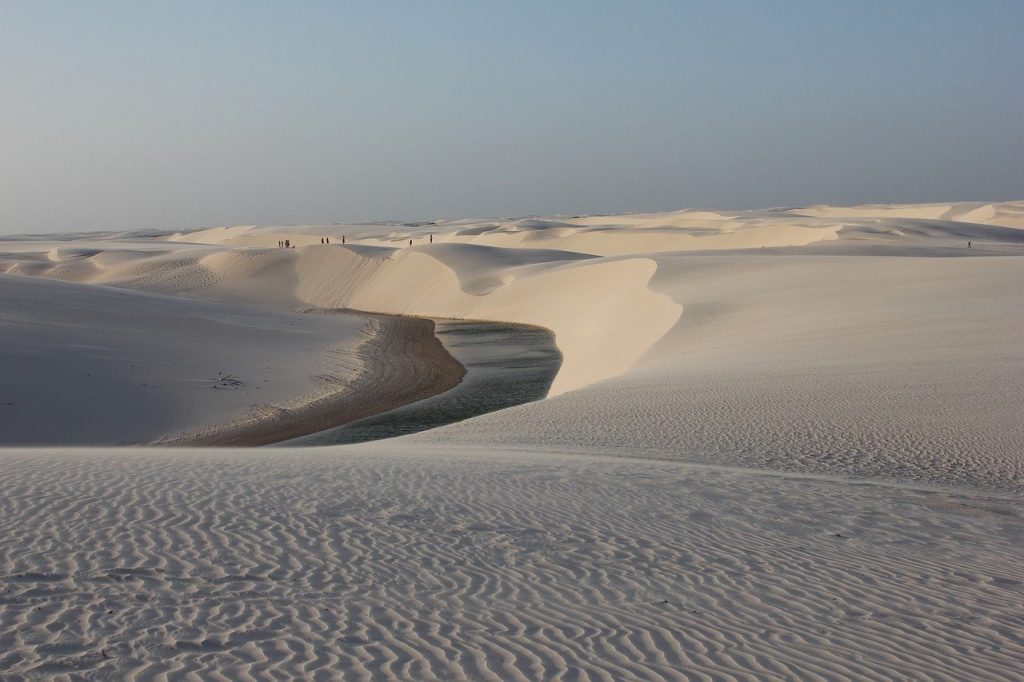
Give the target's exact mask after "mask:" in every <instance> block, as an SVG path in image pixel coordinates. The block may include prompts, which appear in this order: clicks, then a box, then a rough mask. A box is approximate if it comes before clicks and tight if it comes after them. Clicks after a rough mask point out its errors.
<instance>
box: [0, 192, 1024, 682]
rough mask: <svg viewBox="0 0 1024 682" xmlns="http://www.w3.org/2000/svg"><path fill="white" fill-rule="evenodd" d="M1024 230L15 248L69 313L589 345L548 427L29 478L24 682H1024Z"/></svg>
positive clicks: (409, 228)
mask: <svg viewBox="0 0 1024 682" xmlns="http://www.w3.org/2000/svg"><path fill="white" fill-rule="evenodd" d="M1022 216H1024V202H1012V203H1004V204H943V205H936V206H898V207H885V206H867V207H852V208H848V207H809V208H799V209H793V208H788V209H773V210H766V211H745V212H721V211H717V212H710V211H680V212H675V213H667V214H642V215H641V214H638V215H631V216H586V217H553V218H531V219H521V220H511V219H484V220H457V221H438V223H436V224H432V225H401V224H381V225H358V226H347V225H335V226H306V227H289V228H276V227H237V228H215V229H211V230H205V231H201V232H196V233H190V234H183V235H177V236H175V237H173V238H172V239H168V240H153V239H142V238H138V237H136V236H132V235H127V236H126V235H106V236H102V237H97V236H88V237H77V238H74V239H63V240H62V239H59V238H53V239H48V240H41V239H37V240H33V239H21V240H17V241H9V242H3V243H0V273H2V272H3V271H8V272H11V273H22V274H29V275H35V276H43V277H51V278H61V279H74V280H76V281H78V282H81V283H83V284H79V285H62V284H60V283H52V284H53V285H54V286H55V287H69V288H68V289H67V291H68V294H67V295H69V296H70V295H72V294H71V293H70V292H71V291H79V290H80V289H82V290H84V289H91V288H90V287H86V286H85V284H87V283H103V284H108V285H113V286H116V287H122V288H132V289H145V290H149V291H159V292H163V293H165V294H166V293H171V294H174V295H175V296H176V297H178V298H176V299H168V298H167V297H159V300H160V301H174V302H175V303H178V302H180V303H181V305H182V306H192V305H204V306H213V305H217V306H221V308H218V309H226V310H232V309H233V310H239V308H238V307H237V306H238V304H240V303H245V304H247V305H249V306H253V305H259V306H261V307H262V308H263V309H265V314H267V315H283V316H288V315H291V313H289V312H288V310H289V309H292V308H301V307H304V306H318V307H344V306H348V307H353V308H358V309H362V310H367V311H374V312H383V313H406V314H409V313H411V314H418V315H427V316H431V315H433V316H450V317H471V318H482V319H494V320H507V321H515V322H524V323H530V324H539V325H542V326H546V327H549V328H551V329H552V330H553V331H554V332H555V333H556V341H557V343H558V345H559V348H560V350H561V351H562V352H563V354H564V365H563V368H562V370H561V372H560V374H559V376H558V378H557V380H556V383H555V386H554V388H553V391H552V397H551V398H549V399H548V400H545V401H541V402H538V403H532V404H529V405H524V406H520V407H518V408H513V409H510V410H506V411H502V412H499V413H494V414H490V415H484V416H482V417H479V418H476V419H473V420H469V421H466V422H463V423H460V424H455V425H451V426H448V427H444V428H442V429H439V430H435V431H432V432H426V433H422V434H418V435H415V436H411V437H407V438H403V439H397V440H393V441H385V442H381V443H376V444H368V445H363V446H350V447H344V448H327V449H322V450H294V449H292V450H274V449H264V450H260V451H251V450H250V451H230V452H226V451H187V452H185V451H178V452H169V451H156V450H151V449H150V450H139V449H123V450H111V449H107V450H90V451H57V450H34V451H31V450H23V449H17V448H12V449H8V450H6V451H4V452H2V453H0V459H2V460H3V462H2V466H3V467H4V469H3V470H4V472H5V475H4V477H3V479H2V483H0V485H2V486H3V491H2V495H0V500H2V504H3V514H2V515H0V523H2V524H3V528H4V530H3V534H2V536H0V537H3V538H4V542H3V544H2V546H0V552H2V553H0V573H2V578H0V580H2V581H3V589H4V590H5V592H4V593H3V597H2V598H3V603H2V605H0V651H6V652H7V653H6V654H0V670H3V671H4V677H5V679H6V678H7V677H10V676H14V675H31V674H36V675H43V674H51V675H52V674H58V673H64V674H66V675H67V676H69V677H71V676H73V675H74V674H77V673H78V672H85V671H92V672H91V674H93V675H95V676H99V677H115V678H120V677H131V676H136V677H139V678H145V679H151V678H158V677H159V676H160V675H161V674H162V673H167V674H168V676H169V677H172V678H175V679H177V678H181V677H186V676H187V674H188V673H190V672H191V673H193V674H194V677H195V678H196V679H199V678H202V679H209V678H214V679H216V678H217V677H218V676H220V678H222V679H250V678H251V679H257V678H259V677H260V676H263V675H268V674H269V675H274V676H278V677H291V678H296V677H315V676H316V675H317V674H319V675H320V676H322V677H324V678H327V677H329V676H330V675H331V674H342V675H345V676H346V677H349V678H352V679H367V678H371V677H373V678H384V679H387V678H397V679H460V678H461V679H548V678H553V677H558V676H559V675H561V676H563V677H564V678H565V679H607V680H620V679H758V680H761V679H794V678H797V679H879V680H888V679H908V678H909V679H945V680H966V679H985V680H991V679H1022V676H1021V674H1020V661H1021V660H1022V659H1024V647H1022V638H1021V632H1022V626H1024V622H1022V620H1021V603H1022V599H1024V569H1022V568H1021V566H1024V550H1022V547H1024V505H1022V498H1021V494H1022V493H1024V465H1022V458H1024V426H1022V423H1024V420H1021V419H1020V414H1021V412H1022V409H1021V408H1022V407H1024V354H1022V353H1021V352H1020V348H1022V347H1024V307H1022V305H1021V300H1022V299H1021V297H1020V291H1021V290H1022V288H1021V285H1022V284H1024V260H1022V259H1021V258H1020V256H1022V255H1024V230H1022V229H1020V228H1021V227H1024V222H1022V221H1021V217H1022ZM427 234H433V235H434V243H433V244H430V243H428V238H427V236H426V235H427ZM323 235H330V236H331V238H332V242H335V244H332V245H331V246H329V247H328V246H321V245H320V243H319V240H320V237H321V236H323ZM341 235H345V236H346V237H347V240H348V241H349V242H351V243H350V244H347V245H346V246H344V247H342V246H341V245H339V244H337V242H339V241H340V237H341ZM284 238H288V239H291V240H293V241H295V242H297V243H298V244H299V245H300V247H299V248H297V249H291V250H287V251H285V250H280V249H276V248H273V246H274V244H276V242H277V240H278V239H284ZM409 239H413V240H414V244H415V245H414V246H412V247H409V246H408V240H409ZM968 240H971V241H972V247H973V248H971V249H970V250H968V249H967V241H968ZM762 247H764V248H762ZM10 282H18V285H17V286H18V287H19V288H21V287H28V286H29V285H28V284H24V283H27V282H37V280H29V279H24V278H19V277H14V276H10V277H8V276H5V275H3V274H0V284H2V285H5V286H11V285H10V284H9V283H10ZM44 284H51V283H44ZM102 291H107V290H102ZM55 292H56V290H55ZM115 293H116V292H115ZM76 295H77V294H76ZM131 295H132V296H148V294H136V293H134V292H132V294H131ZM64 296H65V293H64V289H61V293H60V294H59V297H60V298H61V300H63V298H64ZM57 297H58V294H56V293H55V294H54V298H57ZM179 299H180V301H179ZM191 299H209V300H210V301H218V303H216V304H215V303H212V302H209V301H195V300H191ZM69 300H71V301H72V302H75V301H78V300H79V299H69ZM0 301H2V302H3V303H2V307H0V315H4V314H8V312H9V311H8V309H9V308H10V307H11V306H10V305H9V303H8V301H7V298H6V297H5V298H3V299H0ZM229 304H230V305H229ZM76 305H77V304H76ZM100 308H101V309H102V305H101V306H100ZM104 314H106V313H104ZM147 319H148V318H147ZM75 320H78V318H75ZM147 324H148V323H147ZM80 327H81V328H82V329H83V330H84V331H83V332H82V334H83V335H84V336H83V338H84V337H85V336H88V335H89V334H91V335H93V336H94V337H96V338H100V337H103V329H104V327H103V325H96V328H95V329H92V330H91V331H89V329H90V327H89V325H88V324H87V323H86V322H85V321H82V320H78V321H73V324H71V325H70V327H69V329H70V330H71V331H70V332H69V331H68V328H65V329H64V330H63V331H61V332H56V331H54V330H49V331H47V329H48V328H47V327H38V328H37V329H38V330H39V331H38V333H36V335H35V336H34V337H32V338H33V339H34V340H33V342H32V343H47V342H49V341H48V339H50V340H52V338H53V335H54V334H57V333H60V334H63V335H64V336H65V337H68V336H71V337H72V338H77V336H76V335H77V333H78V332H77V331H75V330H77V329H78V328H80ZM9 329H10V327H9V326H8V325H6V324H4V325H3V326H2V327H0V333H3V334H8V335H10V337H11V338H14V339H16V338H18V331H17V330H13V331H8V330H9ZM111 336H113V335H112V334H109V333H108V334H107V337H108V341H104V343H106V342H109V337H111ZM88 343H93V342H88ZM275 343H276V341H275ZM154 352H155V353H169V352H171V350H170V349H159V350H156V351H154ZM41 371H42V370H41ZM37 376H39V377H41V379H40V380H42V378H46V379H47V380H49V378H52V377H50V376H49V375H46V373H45V372H42V373H41V374H39V375H37ZM2 382H3V380H0V384H2ZM26 390H27V389H26ZM0 402H2V400H0ZM4 409H9V407H4V406H2V405H0V410H4ZM114 416H115V417H116V415H114ZM75 423H77V422H76V416H75V415H73V414H72V415H69V416H68V418H67V421H65V422H64V424H65V425H70V424H75ZM864 478H867V479H870V482H864V481H862V480H859V479H864Z"/></svg>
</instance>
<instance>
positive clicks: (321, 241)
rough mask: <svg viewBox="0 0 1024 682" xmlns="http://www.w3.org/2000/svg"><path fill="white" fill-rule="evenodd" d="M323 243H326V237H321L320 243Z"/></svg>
mask: <svg viewBox="0 0 1024 682" xmlns="http://www.w3.org/2000/svg"><path fill="white" fill-rule="evenodd" d="M323 243H324V238H323V237H320V244H321V245H322V244H323Z"/></svg>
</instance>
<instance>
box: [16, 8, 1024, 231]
mask: <svg viewBox="0 0 1024 682" xmlns="http://www.w3.org/2000/svg"><path fill="white" fill-rule="evenodd" d="M1021 25H1024V4H1022V3H1019V2H997V1H994V0H993V1H988V2H979V3H971V4H967V3H955V2H923V1H906V2H898V3H891V4H886V5H885V6H873V7H868V6H866V4H865V3H854V2H836V3H828V4H825V3H820V4H818V3H804V2H778V3H772V4H771V6H770V7H769V6H767V5H766V4H763V3H754V2H728V3H676V2H645V3H622V2H590V3H576V2H560V3H540V2H520V3H510V4H507V5H506V4H499V3H487V4H483V3H472V2H443V3H431V4H430V5H429V6H428V5H427V4H426V3H423V4H421V3H399V2H380V3H372V4H367V5H363V4H357V3H337V4H334V3H319V2H306V3H299V4H286V3H274V2H271V3H263V4H260V5H258V6H256V5H251V4H249V3H243V2H221V3H217V4H216V5H215V6H213V7H209V6H206V5H205V4H204V3H198V2H181V3H174V4H171V3H159V4H149V3H146V5H145V6H143V5H141V4H135V3H127V2H96V3H89V4H86V3H73V2H19V1H8V2H5V3H3V4H2V5H0V60H2V63H3V64H4V66H5V68H4V69H2V70H0V129H2V131H3V133H2V135H0V188H2V189H0V234H17V233H36V232H62V231H72V232H77V231H92V230H130V229H159V230H177V229H182V230H184V229H193V228H197V227H202V226H214V225H235V224H318V223H334V222H361V221H368V220H431V219H434V218H439V217H460V216H522V215H551V214H580V213H614V212H627V211H656V210H673V209H679V208H684V207H692V208H712V209H750V208H766V207H771V206H794V205H807V204H818V203H832V204H858V203H891V202H895V203H918V202H946V201H996V200H1009V199H1020V198H1024V126H1021V125H1020V121H1022V120H1024V87H1022V86H1024V47H1022V46H1021V44H1020V41H1019V40H1018V36H1017V35H1016V32H1017V29H1018V27H1019V26H1021Z"/></svg>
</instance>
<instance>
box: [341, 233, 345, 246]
mask: <svg viewBox="0 0 1024 682" xmlns="http://www.w3.org/2000/svg"><path fill="white" fill-rule="evenodd" d="M341 243H342V244H344V243H345V235H341Z"/></svg>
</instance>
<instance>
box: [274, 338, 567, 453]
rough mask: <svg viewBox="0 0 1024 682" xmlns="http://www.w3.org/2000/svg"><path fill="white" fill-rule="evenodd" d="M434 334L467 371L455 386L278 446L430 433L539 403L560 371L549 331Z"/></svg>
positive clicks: (359, 441)
mask: <svg viewBox="0 0 1024 682" xmlns="http://www.w3.org/2000/svg"><path fill="white" fill-rule="evenodd" d="M435 323H436V324H435V327H434V333H435V335H436V336H437V338H438V339H439V340H440V341H441V343H442V344H444V347H445V348H446V349H447V350H448V352H449V353H451V354H452V355H453V356H454V357H455V359H456V360H457V361H458V362H459V363H461V364H462V365H463V366H464V367H465V368H466V376H465V377H464V378H463V379H462V381H461V382H459V384H458V385H457V386H454V387H452V388H450V389H449V390H447V391H444V392H443V393H438V394H437V395H433V396H430V397H428V398H425V399H423V400H420V401H417V402H415V403H410V404H407V405H403V406H401V407H398V408H396V409H394V410H391V411H388V412H383V413H381V414H376V415H373V416H370V417H366V418H365V419H359V420H357V421H354V422H350V423H347V424H344V425H342V426H339V427H337V428H333V429H328V430H326V431H320V432H317V433H312V434H309V435H306V436H302V437H300V438H296V439H294V440H290V441H287V442H284V443H278V445H288V446H299V445H343V444H348V443H362V442H365V441H372V440H381V439H384V438H394V437H397V436H405V435H408V434H412V433H419V432H421V431H427V430H429V429H435V428H438V427H441V426H445V425H446V424H452V423H455V422H459V421H462V420H465V419H469V418H471V417H477V416H479V415H482V414H486V413H488V412H495V411H497V410H503V409H505V408H508V407H513V406H515V405H522V404H523V403H528V402H533V401H535V400H542V399H543V398H545V397H546V396H547V395H548V391H549V390H550V389H551V383H552V382H553V381H554V379H555V375H556V374H558V369H559V367H561V363H562V355H561V353H560V352H559V351H558V346H557V345H555V337H554V334H552V333H551V332H550V331H549V330H547V329H544V328H543V327H536V326H533V325H526V324H510V323H504V322H481V321H478V320H435Z"/></svg>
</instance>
